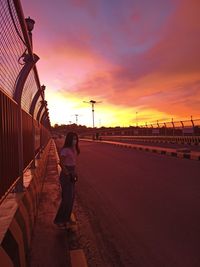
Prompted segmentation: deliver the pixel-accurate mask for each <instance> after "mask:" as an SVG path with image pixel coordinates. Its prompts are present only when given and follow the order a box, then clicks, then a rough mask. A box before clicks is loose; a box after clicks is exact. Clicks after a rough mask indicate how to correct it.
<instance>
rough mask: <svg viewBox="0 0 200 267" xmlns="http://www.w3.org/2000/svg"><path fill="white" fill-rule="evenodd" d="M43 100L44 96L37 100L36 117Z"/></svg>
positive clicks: (34, 115)
mask: <svg viewBox="0 0 200 267" xmlns="http://www.w3.org/2000/svg"><path fill="white" fill-rule="evenodd" d="M42 101H43V99H42V97H41V96H40V97H39V98H38V101H37V103H36V106H35V110H34V114H33V117H34V119H36V117H37V114H38V112H39V109H40V107H41V103H42Z"/></svg>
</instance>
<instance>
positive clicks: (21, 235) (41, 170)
mask: <svg viewBox="0 0 200 267" xmlns="http://www.w3.org/2000/svg"><path fill="white" fill-rule="evenodd" d="M51 142H52V141H50V142H49V143H48V145H47V146H46V148H45V149H44V150H43V152H42V153H41V154H40V158H39V159H37V160H36V168H35V169H27V170H26V171H25V173H24V185H25V187H26V190H25V192H23V193H10V194H9V195H8V197H7V198H6V199H5V200H4V202H3V203H2V204H1V206H0V266H2V267H11V266H15V267H17V266H20V267H23V266H27V255H28V251H29V248H30V243H31V237H32V231H33V228H34V224H35V219H36V215H37V208H38V204H39V199H40V193H41V190H42V186H43V181H44V175H45V170H46V164H47V159H48V152H49V148H50V143H51Z"/></svg>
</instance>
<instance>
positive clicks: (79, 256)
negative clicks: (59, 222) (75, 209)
mask: <svg viewBox="0 0 200 267" xmlns="http://www.w3.org/2000/svg"><path fill="white" fill-rule="evenodd" d="M71 220H72V222H74V223H75V225H74V226H73V227H72V229H73V230H75V231H77V229H78V226H77V224H76V218H75V215H74V213H72V214H71ZM69 252H70V260H71V267H88V265H87V260H86V257H85V254H84V251H83V249H73V250H70V251H69Z"/></svg>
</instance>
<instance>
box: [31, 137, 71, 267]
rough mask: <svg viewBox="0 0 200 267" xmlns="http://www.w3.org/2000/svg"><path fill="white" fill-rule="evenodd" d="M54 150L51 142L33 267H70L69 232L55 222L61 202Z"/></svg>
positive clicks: (32, 250)
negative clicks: (59, 227) (58, 226)
mask: <svg viewBox="0 0 200 267" xmlns="http://www.w3.org/2000/svg"><path fill="white" fill-rule="evenodd" d="M55 151H56V150H55V145H54V143H53V142H52V144H51V147H50V151H49V157H48V161H47V169H46V175H45V180H44V185H43V190H42V192H41V196H40V204H39V208H38V214H37V218H36V223H35V227H34V231H33V238H32V242H31V249H30V254H29V262H30V266H31V267H43V266H48V267H57V266H58V267H62V266H63V267H66V266H67V267H68V266H71V265H70V252H69V244H68V237H67V231H65V230H60V229H58V228H57V227H56V225H54V224H53V220H54V216H55V213H56V211H57V208H58V205H59V201H60V188H59V183H58V169H57V162H58V159H57V156H56V153H55Z"/></svg>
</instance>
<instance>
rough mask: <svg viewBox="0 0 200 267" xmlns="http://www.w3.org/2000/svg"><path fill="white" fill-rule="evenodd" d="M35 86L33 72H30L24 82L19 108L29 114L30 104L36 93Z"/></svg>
mask: <svg viewBox="0 0 200 267" xmlns="http://www.w3.org/2000/svg"><path fill="white" fill-rule="evenodd" d="M37 90H38V88H37V84H36V81H35V76H34V71H33V70H32V71H31V72H30V74H29V76H28V78H27V80H26V82H25V85H24V89H23V92H22V99H21V107H22V108H23V109H24V110H25V111H26V112H29V109H30V106H31V102H32V100H33V97H34V95H35V93H36V92H37Z"/></svg>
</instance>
